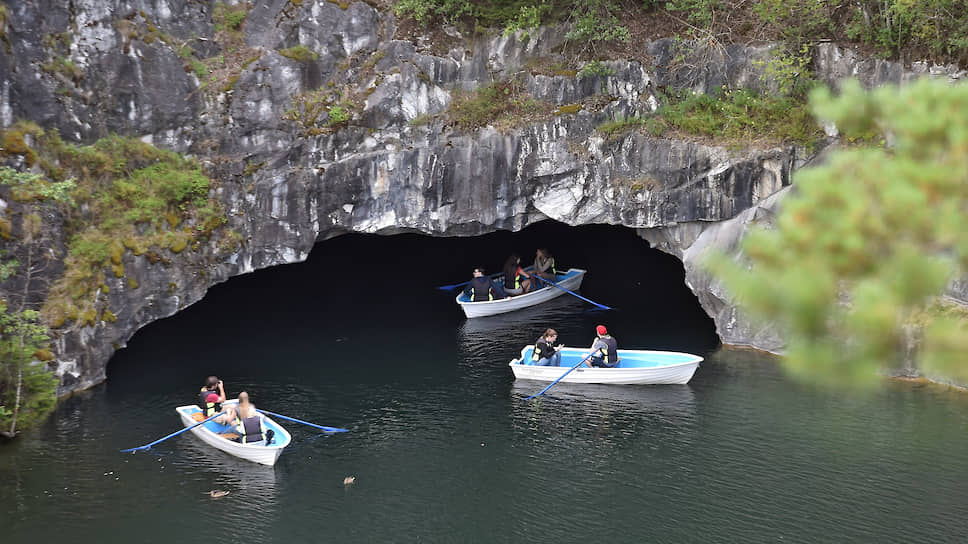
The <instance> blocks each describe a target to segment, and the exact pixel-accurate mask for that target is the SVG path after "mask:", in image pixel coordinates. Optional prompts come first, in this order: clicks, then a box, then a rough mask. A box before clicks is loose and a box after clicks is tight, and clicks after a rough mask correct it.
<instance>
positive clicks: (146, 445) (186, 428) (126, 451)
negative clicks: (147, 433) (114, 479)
mask: <svg viewBox="0 0 968 544" xmlns="http://www.w3.org/2000/svg"><path fill="white" fill-rule="evenodd" d="M220 415H222V412H219V413H217V414H215V415H214V416H212V417H210V418H208V419H205V420H202V421H199V422H198V423H196V424H194V425H191V426H189V427H185V428H184V429H182V430H180V431H176V432H173V433H171V434H170V435H168V436H166V437H164V438H159V439H158V440H155V441H154V442H152V443H151V444H145V445H144V446H138V447H137V448H128V449H126V450H121V453H128V452H129V451H138V450H147V449H151V446H154V445H155V444H158V443H159V442H164V441H165V440H168V439H169V438H171V437H173V436H178V435H180V434H181V433H183V432H185V431H190V430H192V429H194V428H195V427H198V426H199V425H201V424H202V423H206V422H209V421H212V420H213V419H215V418H217V417H218V416H220Z"/></svg>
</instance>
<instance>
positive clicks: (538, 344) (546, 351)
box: [531, 336, 555, 361]
mask: <svg viewBox="0 0 968 544" xmlns="http://www.w3.org/2000/svg"><path fill="white" fill-rule="evenodd" d="M554 354H555V350H553V349H551V346H549V345H548V341H547V340H545V337H544V336H542V337H540V338H538V339H537V340H535V341H534V353H532V354H531V360H532V361H540V360H541V359H547V358H548V357H551V356H552V355H554Z"/></svg>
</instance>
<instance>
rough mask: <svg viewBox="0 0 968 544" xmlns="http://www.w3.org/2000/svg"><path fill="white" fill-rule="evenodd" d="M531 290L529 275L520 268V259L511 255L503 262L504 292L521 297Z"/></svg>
mask: <svg viewBox="0 0 968 544" xmlns="http://www.w3.org/2000/svg"><path fill="white" fill-rule="evenodd" d="M530 290H531V274H528V273H527V272H525V271H524V269H523V268H521V257H518V256H517V255H514V254H511V256H510V257H508V260H506V261H504V292H505V293H506V294H507V295H508V296H511V295H523V294H524V293H527V292H528V291H530Z"/></svg>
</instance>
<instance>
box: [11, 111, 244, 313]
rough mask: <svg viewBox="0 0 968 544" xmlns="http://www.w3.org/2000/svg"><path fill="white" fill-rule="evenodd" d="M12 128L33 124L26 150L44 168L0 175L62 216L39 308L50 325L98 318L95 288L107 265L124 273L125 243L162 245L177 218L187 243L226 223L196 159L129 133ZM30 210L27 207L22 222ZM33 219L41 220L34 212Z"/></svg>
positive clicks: (102, 279) (18, 192) (141, 247)
mask: <svg viewBox="0 0 968 544" xmlns="http://www.w3.org/2000/svg"><path fill="white" fill-rule="evenodd" d="M11 130H17V131H24V130H30V131H31V136H32V140H33V141H34V142H35V147H36V149H30V151H31V152H33V153H34V154H35V156H36V157H37V164H38V166H39V167H40V168H41V169H42V170H43V172H44V174H35V173H21V172H16V171H14V170H12V169H9V168H0V183H3V184H7V185H11V193H12V194H16V195H17V196H18V197H19V198H29V200H30V201H31V202H32V201H51V202H55V203H58V205H60V206H61V210H62V215H63V216H64V217H65V218H66V224H65V230H66V234H67V236H68V239H69V240H70V242H69V244H68V252H67V255H66V257H65V259H64V265H65V271H64V275H63V277H61V278H59V279H57V280H56V281H55V282H54V283H53V285H51V287H50V291H49V295H48V299H47V301H46V303H45V306H44V308H43V309H42V312H43V314H44V317H45V319H47V322H48V323H50V324H52V325H53V326H61V325H62V324H63V323H64V322H66V321H67V320H68V319H81V318H84V319H85V320H86V321H96V317H97V312H95V310H94V308H95V306H94V305H95V299H96V297H94V296H93V293H95V292H96V291H97V289H98V288H99V286H100V285H102V284H103V283H104V282H105V271H106V270H110V271H111V272H109V273H110V274H113V275H114V276H118V277H120V275H123V273H124V266H123V264H122V262H121V254H123V252H124V251H125V248H128V249H131V250H132V251H136V252H137V253H144V252H145V251H146V250H147V249H148V248H152V247H154V248H157V251H161V250H162V249H167V248H169V247H170V238H169V237H167V236H168V234H169V233H171V232H172V231H173V230H174V229H175V228H176V227H178V226H179V225H181V224H183V223H184V224H185V225H186V226H185V227H183V229H184V230H185V232H186V233H187V236H188V238H189V240H190V242H189V243H190V244H196V243H197V242H199V241H200V240H206V239H209V238H211V237H212V236H213V235H214V231H215V230H216V229H217V228H219V227H221V226H222V225H224V224H225V223H226V219H225V213H224V211H223V210H222V209H221V207H220V206H219V204H218V203H217V202H216V201H215V200H213V199H211V198H209V193H210V191H211V188H212V183H211V180H209V178H208V177H207V176H206V175H205V174H204V172H203V171H202V168H201V165H200V164H199V163H198V162H197V161H196V160H194V159H189V158H186V157H182V156H180V155H178V154H177V153H173V152H170V151H166V150H162V149H158V148H156V147H153V146H151V145H149V144H146V143H144V142H142V141H140V140H137V139H134V138H123V137H120V136H108V137H106V138H102V139H100V140H98V141H97V142H95V143H94V144H93V145H89V146H74V145H70V144H67V143H65V142H64V141H63V140H61V138H60V136H59V135H58V134H57V133H56V132H49V133H47V132H44V131H43V130H40V129H39V128H37V129H36V130H34V129H32V128H31V127H25V126H22V125H15V126H14V127H11ZM32 216H33V214H31V215H25V219H24V224H25V225H26V224H27V219H29V218H30V217H32ZM33 223H37V227H38V229H39V228H40V225H39V217H38V220H37V221H34V222H33ZM122 241H123V242H124V244H123V245H122ZM157 251H155V253H157ZM85 316H88V317H85Z"/></svg>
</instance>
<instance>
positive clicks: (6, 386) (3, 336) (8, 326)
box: [0, 300, 57, 432]
mask: <svg viewBox="0 0 968 544" xmlns="http://www.w3.org/2000/svg"><path fill="white" fill-rule="evenodd" d="M47 345H48V331H47V327H46V326H44V325H43V324H42V323H41V320H40V314H39V313H38V312H36V311H34V310H23V311H19V312H15V311H9V310H8V308H7V305H6V303H5V302H4V301H3V300H0V429H4V430H7V429H9V430H10V432H14V431H16V430H18V429H26V428H30V427H32V426H34V425H36V424H38V423H40V422H42V421H43V420H44V419H45V418H46V417H47V416H48V415H49V414H50V413H51V412H52V411H53V409H54V405H55V404H56V401H57V399H56V397H55V394H54V392H55V388H56V387H57V380H56V378H55V377H54V376H53V374H52V373H51V372H50V371H49V370H48V369H47V365H46V364H44V363H43V362H41V361H36V360H34V359H35V357H34V354H35V353H36V352H38V351H40V350H42V349H46V347H47ZM14 418H16V419H14Z"/></svg>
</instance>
